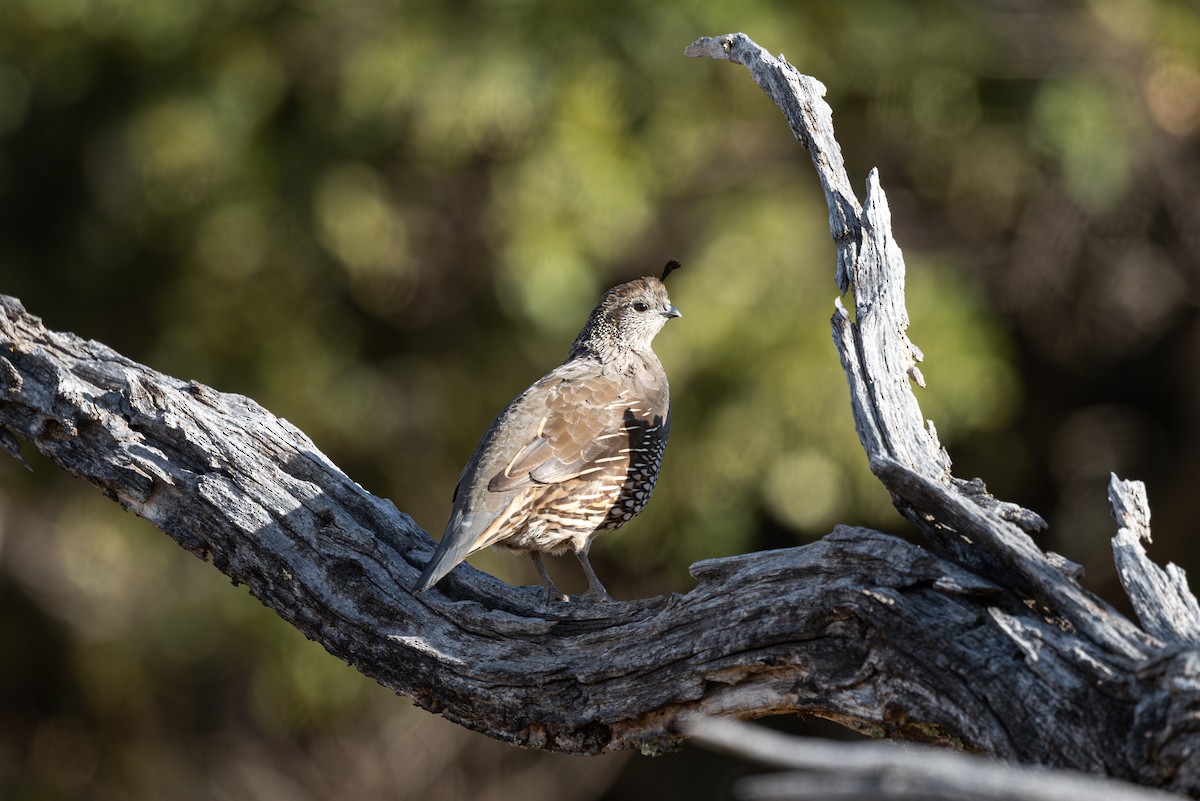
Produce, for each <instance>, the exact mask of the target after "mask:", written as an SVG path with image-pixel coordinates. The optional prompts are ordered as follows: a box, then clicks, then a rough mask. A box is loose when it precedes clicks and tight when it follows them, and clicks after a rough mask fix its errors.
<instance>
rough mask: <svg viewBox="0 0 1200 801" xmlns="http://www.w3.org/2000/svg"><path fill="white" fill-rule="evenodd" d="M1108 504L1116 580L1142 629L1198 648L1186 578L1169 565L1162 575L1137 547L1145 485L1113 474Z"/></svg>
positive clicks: (1142, 531)
mask: <svg viewBox="0 0 1200 801" xmlns="http://www.w3.org/2000/svg"><path fill="white" fill-rule="evenodd" d="M1108 499H1109V502H1110V503H1111V504H1112V508H1113V517H1115V518H1116V519H1117V525H1118V529H1117V534H1116V536H1115V537H1113V559H1114V561H1115V562H1116V564H1117V575H1118V576H1120V578H1121V586H1122V587H1124V588H1125V594H1126V595H1128V596H1129V601H1130V603H1132V604H1133V609H1134V611H1135V612H1136V613H1137V616H1138V620H1139V621H1140V622H1141V624H1142V628H1143V629H1145V630H1146V631H1147V632H1148V633H1150V634H1152V635H1154V636H1155V637H1158V638H1159V639H1160V640H1163V641H1164V642H1179V643H1189V644H1192V645H1196V644H1200V606H1198V605H1197V603H1196V596H1194V595H1192V591H1191V589H1189V588H1188V583H1187V574H1185V573H1184V572H1183V569H1182V568H1180V567H1179V566H1178V565H1173V564H1168V565H1167V568H1166V570H1163V569H1162V568H1160V567H1159V566H1158V565H1156V564H1154V563H1153V562H1151V561H1150V558H1149V557H1148V556H1147V555H1146V549H1145V548H1143V547H1142V540H1145V541H1146V542H1150V504H1149V503H1147V501H1146V486H1145V485H1144V484H1143V483H1142V482H1140V481H1122V480H1121V479H1119V478H1117V477H1116V476H1115V475H1113V476H1112V477H1111V479H1110V480H1109V482H1108Z"/></svg>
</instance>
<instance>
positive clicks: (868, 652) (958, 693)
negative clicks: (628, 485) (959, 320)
mask: <svg viewBox="0 0 1200 801" xmlns="http://www.w3.org/2000/svg"><path fill="white" fill-rule="evenodd" d="M688 53H689V55H708V56H716V57H719V58H725V59H729V60H731V61H735V62H738V63H741V64H744V65H746V66H747V67H748V68H749V69H750V71H751V74H752V75H753V76H754V78H755V80H756V81H757V82H758V83H759V84H760V86H762V87H763V88H764V90H766V91H767V93H768V94H769V95H770V96H771V97H772V99H774V100H775V101H776V102H777V103H778V104H779V105H780V107H781V108H782V109H783V110H784V113H785V115H786V117H787V119H788V122H789V124H790V125H791V127H792V130H793V132H795V133H796V135H797V137H798V138H799V139H800V140H801V142H803V143H804V145H805V146H806V147H807V148H808V150H809V152H810V154H811V155H812V159H813V163H814V165H815V167H816V169H817V173H818V176H819V177H820V180H821V184H822V186H823V187H824V190H825V193H826V197H827V199H828V201H829V208H830V228H831V233H832V235H833V238H834V241H835V243H836V244H837V246H838V254H839V255H838V270H837V281H838V283H839V285H840V286H842V287H843V288H846V287H849V288H852V289H853V292H854V300H855V304H854V318H853V319H851V316H850V314H849V312H847V311H846V310H845V309H843V308H842V307H841V305H840V304H838V308H837V310H836V313H835V314H834V317H833V332H834V342H835V345H836V347H837V350H838V353H839V356H840V358H841V360H842V364H843V366H844V368H845V372H846V376H847V380H848V382H849V386H850V397H851V403H852V408H853V412H854V420H855V425H856V427H857V430H858V432H859V435H860V438H861V440H862V443H863V447H864V449H865V451H866V454H867V457H868V459H869V460H870V464H871V468H872V470H873V471H874V472H875V474H876V475H877V476H878V477H879V478H880V480H881V481H882V482H883V483H884V485H885V486H886V487H887V488H888V490H889V491H890V492H891V493H892V495H893V497H894V499H895V503H896V506H897V508H898V509H899V510H900V512H901V513H902V514H904V515H905V516H906V517H907V518H909V519H910V520H912V521H913V522H914V523H915V524H916V525H917V527H918V528H919V529H920V530H921V531H922V532H923V533H924V534H925V535H926V537H927V538H928V540H929V543H930V546H931V548H930V549H923V548H919V547H916V546H913V545H911V544H908V543H906V542H903V541H901V540H898V539H896V538H893V537H889V536H887V535H884V534H881V533H878V532H874V531H868V530H864V529H858V528H847V527H839V528H837V529H835V530H834V531H833V532H832V533H831V534H830V535H828V536H827V537H825V538H824V539H823V540H822V541H820V542H818V543H815V544H813V545H810V546H806V547H804V548H792V549H786V550H780V551H772V552H765V553H756V554H748V555H745V556H739V557H733V558H728V559H720V560H711V561H706V562H701V563H698V564H696V565H694V566H693V567H692V575H693V576H694V577H695V578H696V580H697V586H696V587H695V588H694V589H693V590H691V591H690V592H688V593H686V594H684V595H673V596H671V597H665V598H654V599H649V600H644V601H635V602H628V603H618V604H613V605H572V606H569V607H563V608H555V609H552V610H547V609H545V608H544V607H543V606H542V604H541V594H540V592H539V591H538V590H537V589H535V588H532V587H509V586H506V585H504V584H502V583H501V582H499V581H497V580H495V579H494V578H492V577H490V576H487V575H484V574H482V573H480V572H478V571H475V570H471V569H463V570H459V571H456V572H455V573H453V574H452V575H451V576H449V577H448V578H447V579H445V580H444V581H443V582H442V583H441V584H439V585H438V587H437V588H436V590H434V591H431V592H429V593H426V594H424V595H422V596H420V597H414V596H413V595H411V594H410V593H409V592H408V588H409V587H411V586H412V585H413V582H414V581H415V579H416V577H417V575H418V573H419V572H420V568H421V566H423V565H424V563H425V562H426V560H428V558H429V556H430V554H431V553H432V542H431V540H430V539H429V537H428V536H427V535H426V534H425V533H424V532H423V531H422V530H421V529H420V528H418V527H417V526H416V525H415V524H414V523H413V521H412V520H411V519H410V518H409V517H408V516H406V515H404V514H403V513H401V512H399V511H397V510H396V509H395V507H394V506H393V505H392V504H391V503H390V502H389V501H386V500H381V499H379V498H375V497H373V496H371V495H370V494H369V493H367V492H366V491H364V490H363V489H362V488H361V487H359V486H358V485H357V484H355V483H354V482H353V481H352V480H351V479H349V478H348V477H347V476H345V475H344V474H343V473H342V472H341V471H339V470H338V469H337V468H336V467H335V466H334V465H333V464H331V463H330V461H329V460H328V459H327V458H326V457H324V456H323V455H322V454H321V453H320V451H319V450H318V449H317V448H316V447H315V446H314V445H313V443H312V442H311V441H310V440H309V439H308V438H307V437H306V436H305V435H304V434H303V433H302V432H300V431H299V430H297V429H296V428H295V427H294V426H292V425H290V424H289V423H287V422H286V421H284V420H281V419H279V418H277V417H275V416H274V415H272V414H270V413H269V412H267V411H266V410H264V409H263V408H261V407H260V406H258V405H257V404H255V403H254V402H253V401H251V400H249V399H247V398H244V397H240V396H237V395H231V394H225V393H221V392H217V391H215V390H213V389H210V388H209V387H206V386H202V385H200V384H196V383H189V382H185V381H180V380H178V379H175V378H171V377H169V376H165V375H162V374H161V373H157V372H155V371H154V370H152V369H150V368H148V367H146V366H144V365H141V364H137V363H135V362H133V361H131V360H129V359H126V358H124V357H122V356H121V355H120V354H118V353H116V352H114V351H112V350H111V349H110V348H108V347H106V346H104V345H102V344H100V343H97V342H91V341H84V340H82V339H80V338H79V337H76V336H74V335H72V334H69V333H59V332H54V331H49V330H47V329H46V328H45V327H44V326H43V325H42V324H41V322H40V321H39V320H38V319H37V318H36V317H33V316H31V315H30V314H28V313H27V312H26V311H25V310H24V309H23V308H22V307H21V304H20V303H19V302H18V301H17V300H16V299H14V298H0V433H3V432H5V431H7V432H9V434H11V435H12V436H10V435H9V434H5V435H4V436H0V444H3V445H5V446H6V447H7V448H8V449H9V450H10V451H13V452H14V453H15V450H16V445H15V438H19V439H23V440H26V441H28V442H31V443H33V444H34V445H35V446H36V447H37V448H38V449H39V450H40V451H41V452H42V453H44V454H45V455H46V456H47V457H49V459H50V460H52V461H53V462H54V463H55V464H57V465H59V466H60V467H62V468H63V469H65V470H67V471H69V472H70V473H72V474H74V475H76V476H78V477H80V478H83V479H86V480H87V481H89V482H91V483H93V484H95V485H96V486H97V487H99V488H100V489H101V490H102V491H103V492H104V493H105V494H106V495H107V496H108V497H110V498H111V499H113V500H115V501H116V502H118V503H120V504H121V505H122V506H123V507H124V508H126V509H128V510H130V511H132V512H134V513H135V514H138V515H141V516H142V517H144V518H146V519H147V520H149V521H150V522H152V523H153V524H155V525H156V526H158V527H159V528H161V529H162V530H163V531H165V532H166V533H167V534H169V535H170V536H172V537H173V538H175V539H176V540H177V541H178V542H179V543H180V544H181V545H182V546H183V547H185V548H187V549H188V550H189V551H191V552H192V553H195V554H196V555H198V556H200V557H201V558H204V559H207V560H211V561H212V563H213V565H214V566H216V567H217V568H218V569H220V570H221V571H223V572H224V573H225V574H227V575H228V576H230V577H231V578H232V579H233V580H234V581H235V582H237V583H241V584H245V585H246V586H247V587H248V588H249V589H250V591H251V592H252V593H253V594H254V595H255V596H256V597H257V598H259V599H260V600H261V601H262V602H263V603H264V604H266V605H267V606H269V607H271V608H272V609H274V610H275V611H276V612H278V614H279V615H280V616H281V617H282V618H284V619H285V620H287V621H288V622H289V623H291V624H292V625H294V626H296V627H297V628H298V629H300V630H301V631H302V632H304V633H305V634H306V635H307V636H309V637H311V638H313V639H314V640H317V641H318V642H320V643H321V644H322V645H324V647H325V648H326V649H328V650H329V652H330V653H332V654H333V655H335V656H337V657H338V658H340V659H343V660H345V661H347V662H349V663H350V664H353V665H355V666H356V667H358V668H359V669H360V670H361V671H363V672H364V673H366V674H367V675H369V676H372V677H374V678H375V679H376V680H378V681H379V682H380V683H382V684H384V685H386V686H388V687H390V688H392V689H394V690H395V691H396V692H398V693H402V694H404V695H408V696H410V697H412V698H413V699H414V700H415V701H416V703H418V704H420V705H421V706H423V707H425V708H426V709H429V710H431V711H435V712H438V713H440V714H442V715H445V716H446V717H447V718H449V719H451V720H454V721H456V722H458V723H460V724H462V725H464V726H467V727H469V728H472V729H475V730H477V731H480V732H483V733H485V734H487V735H489V736H491V737H495V738H498V739H502V740H506V741H510V742H513V743H518V744H521V745H526V746H531V747H538V748H547V749H552V750H556V751H565V752H576V753H595V752H600V751H605V750H612V749H619V748H628V747H638V748H641V749H643V750H645V751H648V752H656V751H660V750H663V749H666V748H671V747H674V746H675V745H676V744H677V743H678V741H679V739H680V738H681V737H682V736H683V734H682V732H681V729H680V725H679V723H680V721H681V719H682V718H683V717H685V716H689V715H694V714H697V713H701V714H709V715H736V716H742V717H754V716H762V715H770V714H778V713H786V712H794V713H801V714H806V715H817V716H821V717H825V718H829V719H832V720H835V721H839V722H842V723H844V724H846V725H848V726H852V727H854V728H857V729H860V730H864V731H867V732H869V733H871V734H874V735H877V736H886V737H892V738H900V739H910V740H921V741H927V742H938V743H948V744H953V745H956V746H958V747H960V748H965V749H969V750H974V751H979V752H982V753H985V754H989V755H993V756H997V757H1001V758H1004V759H1008V760H1012V761H1016V762H1022V763H1027V764H1037V765H1045V766H1056V767H1069V768H1073V769H1075V770H1079V771H1085V772H1089V773H1096V774H1107V775H1110V776H1115V777H1121V778H1124V779H1127V780H1130V781H1134V782H1139V783H1142V784H1147V785H1152V786H1159V787H1165V788H1170V789H1174V790H1180V791H1184V792H1191V793H1196V792H1198V791H1200V777H1198V775H1197V770H1198V763H1197V757H1196V754H1197V753H1200V749H1197V742H1196V739H1197V738H1196V727H1195V725H1194V723H1193V721H1194V719H1195V714H1196V713H1195V712H1194V711H1193V710H1195V709H1197V708H1198V707H1197V689H1198V688H1200V684H1198V682H1197V677H1198V676H1200V662H1198V660H1197V652H1196V650H1195V645H1194V644H1195V634H1196V632H1197V631H1198V630H1200V629H1198V626H1200V623H1198V622H1197V621H1200V615H1198V614H1197V606H1196V602H1195V599H1194V598H1193V597H1192V596H1191V594H1190V592H1189V591H1188V589H1187V585H1186V581H1185V580H1184V577H1183V575H1182V572H1181V571H1179V570H1178V569H1177V568H1173V567H1168V569H1167V571H1165V572H1164V571H1161V570H1159V569H1158V568H1157V567H1156V566H1154V565H1152V564H1150V563H1149V562H1148V560H1147V559H1146V555H1145V552H1144V550H1142V549H1141V547H1140V544H1139V543H1138V539H1139V538H1140V537H1142V536H1146V534H1145V533H1144V532H1145V531H1146V530H1147V529H1146V522H1147V521H1148V519H1149V512H1148V511H1147V510H1146V509H1145V505H1144V503H1143V502H1142V501H1143V500H1144V499H1142V498H1139V496H1138V495H1137V489H1136V488H1137V486H1138V485H1136V484H1128V483H1124V482H1116V481H1114V484H1113V487H1114V489H1113V492H1114V495H1115V498H1116V499H1117V501H1119V506H1118V509H1119V514H1120V516H1121V527H1122V528H1121V532H1122V533H1119V534H1118V538H1117V559H1118V564H1119V565H1120V566H1121V570H1122V575H1123V576H1127V587H1129V588H1130V589H1129V592H1130V595H1131V598H1133V599H1134V603H1135V605H1136V607H1137V609H1138V614H1139V616H1140V619H1141V620H1142V624H1143V628H1138V627H1137V626H1135V625H1134V624H1133V623H1131V622H1130V621H1128V620H1127V619H1125V618H1124V617H1122V616H1121V615H1119V614H1117V613H1116V612H1115V611H1113V610H1112V609H1111V608H1109V607H1108V606H1107V605H1105V604H1104V603H1103V602H1101V601H1100V600H1098V599H1097V598H1095V597H1093V596H1092V595H1090V594H1089V593H1087V592H1086V591H1084V590H1083V589H1082V588H1081V587H1080V586H1079V585H1078V583H1077V582H1076V575H1077V571H1076V570H1075V569H1074V567H1073V566H1072V565H1070V563H1068V562H1066V560H1063V559H1061V558H1056V557H1053V556H1052V555H1048V554H1045V553H1043V552H1042V551H1041V550H1040V549H1039V548H1038V547H1037V545H1036V544H1035V543H1034V542H1033V540H1032V539H1031V537H1030V536H1029V533H1028V532H1030V531H1032V530H1036V529H1037V528H1039V527H1040V526H1042V525H1044V523H1042V521H1041V519H1040V518H1038V517H1037V515H1035V514H1033V513H1031V512H1028V511H1027V510H1024V509H1021V508H1019V507H1017V506H1015V505H1012V504H1006V503H1002V502H1000V501H997V500H996V499H994V498H992V497H991V496H989V495H988V494H987V492H986V491H985V489H984V487H983V485H982V483H981V482H979V481H973V482H965V481H961V480H958V479H955V478H954V477H953V476H952V475H951V474H950V460H949V457H948V456H947V454H946V452H945V450H944V449H943V448H942V447H941V445H940V444H939V443H938V441H937V437H936V432H935V431H934V429H933V426H932V424H930V425H928V426H927V425H926V424H925V423H924V421H923V418H922V416H921V412H920V408H919V406H918V405H917V401H916V398H915V396H914V395H913V393H912V390H911V382H912V381H914V380H915V381H917V382H920V380H921V379H920V373H919V371H918V370H917V367H916V363H917V361H919V360H920V358H921V354H920V351H919V350H917V348H916V347H915V346H914V345H913V344H912V343H911V342H910V341H909V340H908V338H907V335H906V333H905V331H906V328H907V325H908V320H907V316H906V314H907V313H906V311H905V307H904V262H903V258H902V255H901V252H900V249H899V247H898V246H897V245H896V242H895V240H894V239H893V237H892V233H891V222H890V216H889V212H888V207H887V200H886V197H885V196H884V193H883V190H882V188H881V187H880V184H879V179H878V176H877V175H876V174H875V173H874V172H873V173H872V174H871V175H870V177H869V178H868V183H867V193H866V202H865V203H864V204H859V202H858V200H857V199H856V198H855V196H854V193H853V191H852V190H851V189H850V182H849V179H848V177H847V176H846V173H845V169H844V167H843V166H842V159H841V156H840V151H839V148H838V146H837V142H836V140H835V139H834V138H833V128H832V113H831V111H830V110H829V107H828V106H827V105H826V104H825V103H824V101H823V100H822V94H823V87H822V86H821V85H820V83H819V82H817V81H816V80H814V79H812V78H809V77H807V76H803V75H800V74H799V73H798V72H796V70H795V69H794V68H792V67H791V66H790V65H788V64H787V63H786V62H785V61H783V60H782V59H778V60H777V59H774V58H772V57H771V56H770V55H769V54H767V53H766V51H764V50H762V49H761V48H759V47H758V46H757V45H755V44H754V43H753V42H751V41H750V40H749V39H748V38H746V37H745V36H743V35H740V34H737V35H731V36H725V37H720V38H717V39H705V40H700V41H699V42H697V43H696V44H694V45H692V47H690V48H689V50H688ZM682 433H683V432H680V434H681V435H682Z"/></svg>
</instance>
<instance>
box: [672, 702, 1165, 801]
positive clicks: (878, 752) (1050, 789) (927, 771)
mask: <svg viewBox="0 0 1200 801" xmlns="http://www.w3.org/2000/svg"><path fill="white" fill-rule="evenodd" d="M684 728H685V730H686V731H687V733H688V734H689V735H691V736H692V737H695V738H696V739H697V740H698V741H700V742H701V743H704V744H706V745H708V746H710V747H712V748H714V749H716V750H718V751H722V752H724V753H727V754H732V755H734V756H738V757H741V758H743V759H746V760H749V761H751V762H756V763H758V764H760V765H765V766H767V767H772V768H783V769H786V770H790V771H803V772H802V773H799V772H788V773H775V774H768V775H765V776H753V777H750V778H747V779H743V780H741V781H739V782H738V783H737V784H736V785H735V787H734V790H735V792H736V794H737V796H738V797H739V798H743V799H747V801H752V800H755V799H778V800H780V801H782V799H795V801H827V800H828V799H863V800H864V801H900V800H902V799H912V801H931V800H932V799H946V801H1066V800H1067V799H1086V800H1087V801H1169V799H1177V798H1179V796H1177V795H1174V794H1172V793H1165V792H1162V791H1161V790H1150V789H1146V788H1144V787H1139V786H1137V785H1135V784H1129V783H1128V782H1119V781H1114V780H1112V779H1102V778H1099V777H1096V776H1089V775H1087V774H1086V773H1077V772H1072V771H1061V770H1047V769H1045V768H1036V767H1021V766H1017V765H1013V764H1011V763H1003V762H998V761H996V760H991V759H984V758H982V757H979V756H975V755H972V754H963V753H958V752H955V751H948V750H946V749H938V748H931V747H929V746H920V745H897V744H889V743H876V742H855V743H849V742H830V741H826V740H813V739H810V738H805V737H789V736H788V735H785V734H780V733H778V732H773V731H769V730H767V729H764V728H762V727H760V726H752V725H750V724H747V723H739V722H736V721H732V720H718V719H716V718H697V719H694V720H689V721H687V722H686V723H685V726H684Z"/></svg>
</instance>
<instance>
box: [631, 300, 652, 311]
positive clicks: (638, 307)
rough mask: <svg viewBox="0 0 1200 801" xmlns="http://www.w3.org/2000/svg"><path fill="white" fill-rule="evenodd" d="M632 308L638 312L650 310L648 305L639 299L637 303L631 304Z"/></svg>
mask: <svg viewBox="0 0 1200 801" xmlns="http://www.w3.org/2000/svg"><path fill="white" fill-rule="evenodd" d="M633 308H634V309H635V310H637V311H640V312H641V311H649V310H650V306H649V305H647V304H645V303H642V302H641V301H640V300H639V301H638V302H637V303H635V304H633Z"/></svg>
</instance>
